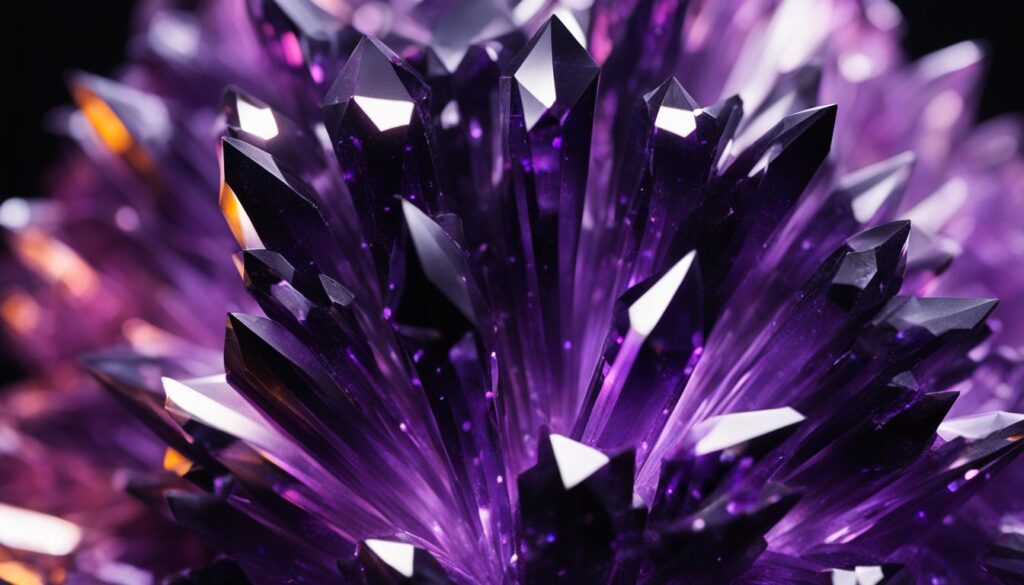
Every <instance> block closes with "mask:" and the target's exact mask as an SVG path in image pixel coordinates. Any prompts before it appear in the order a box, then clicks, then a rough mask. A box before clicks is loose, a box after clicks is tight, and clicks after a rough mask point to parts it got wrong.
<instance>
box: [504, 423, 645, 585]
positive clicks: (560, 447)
mask: <svg viewBox="0 0 1024 585" xmlns="http://www.w3.org/2000/svg"><path fill="white" fill-rule="evenodd" d="M633 470H634V464H633V453H632V452H631V451H627V452H626V453H623V454H621V455H617V456H614V457H609V456H608V455H606V454H604V453H602V452H600V451H598V450H596V449H593V448H591V447H587V446H586V445H583V444H581V443H578V442H576V441H573V440H572V439H569V438H567V437H563V436H561V435H549V436H546V437H543V438H542V439H541V441H540V443H539V450H538V457H537V465H535V466H534V467H531V468H530V469H527V470H526V471H524V472H523V473H521V474H520V475H519V478H518V487H519V500H520V505H519V511H520V522H521V526H522V532H521V535H520V537H519V546H518V547H517V550H518V556H519V559H520V560H519V563H520V565H521V567H522V569H521V570H522V571H523V572H524V573H523V574H524V575H525V578H526V580H527V581H529V582H531V583H533V582H536V583H549V582H552V580H559V579H566V580H567V582H573V583H601V582H605V580H606V579H608V577H609V575H610V574H611V573H610V571H613V570H614V567H615V559H616V556H617V555H619V556H620V557H621V555H628V554H630V552H631V551H627V550H621V549H620V550H618V551H617V552H613V551H615V549H614V548H613V546H616V543H618V546H620V547H623V546H625V545H627V544H628V543H630V542H633V540H632V538H633V537H634V536H635V534H633V533H632V532H631V531H632V530H634V526H635V524H634V521H635V512H634V509H633Z"/></svg>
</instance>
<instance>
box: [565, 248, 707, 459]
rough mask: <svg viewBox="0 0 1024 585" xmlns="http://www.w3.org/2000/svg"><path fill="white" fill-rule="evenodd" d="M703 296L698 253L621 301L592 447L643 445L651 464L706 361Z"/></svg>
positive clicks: (590, 404)
mask: <svg viewBox="0 0 1024 585" xmlns="http://www.w3.org/2000/svg"><path fill="white" fill-rule="evenodd" d="M702 292H703V291H702V288H701V283H700V266H699V263H698V261H697V258H696V253H695V252H691V253H690V254H688V255H687V256H685V257H683V258H682V259H681V260H679V262H677V263H676V264H675V266H673V267H672V268H670V269H669V270H667V271H665V272H664V273H662V274H660V275H657V276H654V277H651V278H650V279H648V280H647V281H644V282H642V283H640V284H638V285H636V286H635V287H633V288H631V289H630V290H628V291H627V292H626V293H625V294H624V295H623V296H622V297H621V298H620V300H619V302H618V303H617V305H616V308H615V313H616V317H615V329H614V330H613V331H612V333H611V335H610V336H609V339H608V341H607V343H606V346H607V349H606V351H605V354H604V367H603V368H602V371H601V372H600V373H599V374H598V376H596V378H595V380H594V381H593V383H592V384H591V389H590V393H589V395H588V398H587V401H586V403H585V405H584V409H583V410H582V411H581V413H580V419H579V423H578V424H579V427H578V429H577V434H578V435H580V436H581V437H582V440H583V441H584V442H585V443H588V444H591V445H596V446H598V447H601V448H610V449H618V448H621V447H623V446H625V445H627V444H629V443H631V442H636V444H638V445H640V450H641V451H640V458H641V460H642V459H643V458H644V457H645V455H646V448H644V445H647V444H653V443H654V441H655V440H656V439H657V436H658V435H659V434H660V433H661V429H662V427H663V426H664V423H665V421H666V420H667V418H668V415H667V413H668V412H671V410H672V408H673V407H674V406H675V403H676V401H678V399H679V396H680V395H681V394H682V392H683V388H684V387H685V386H686V382H687V380H688V379H689V375H690V373H691V372H692V371H693V366H694V364H695V363H696V359H697V358H698V357H699V355H700V352H699V351H698V350H699V349H700V348H701V347H702V345H703V323H702V311H703V297H702V296H701V295H702ZM637 429H644V431H642V432H639V433H638V432H637Z"/></svg>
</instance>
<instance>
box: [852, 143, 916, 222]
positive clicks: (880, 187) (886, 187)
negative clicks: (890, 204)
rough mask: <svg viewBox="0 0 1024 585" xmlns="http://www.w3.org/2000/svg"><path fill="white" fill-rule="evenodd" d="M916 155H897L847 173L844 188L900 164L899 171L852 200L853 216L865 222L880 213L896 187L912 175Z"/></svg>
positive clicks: (907, 153) (906, 153) (890, 174)
mask: <svg viewBox="0 0 1024 585" xmlns="http://www.w3.org/2000/svg"><path fill="white" fill-rule="evenodd" d="M913 159H914V155H913V154H912V153H909V152H905V153H903V154H900V155H897V157H894V158H891V159H889V160H884V161H882V162H880V163H876V164H874V165H871V166H867V167H864V168H863V169H860V170H859V171H856V172H853V173H850V174H849V175H847V176H846V177H845V178H844V179H843V182H842V183H841V184H840V186H839V187H840V188H844V187H847V186H850V185H855V184H856V183H857V182H858V181H861V180H863V179H864V178H865V177H870V176H871V175H873V174H875V173H876V172H878V170H879V169H881V168H884V167H889V166H893V165H899V167H900V168H899V169H898V170H899V172H890V173H888V175H886V176H885V178H884V179H883V180H882V181H879V182H878V183H877V184H875V185H872V187H871V188H870V189H868V190H867V191H864V192H863V193H860V194H859V195H857V196H856V197H855V198H854V199H853V200H852V201H851V202H850V206H851V208H852V209H853V217H854V218H855V219H856V220H857V221H859V222H861V223H865V222H867V221H868V220H869V219H871V218H872V217H874V216H875V214H876V213H878V210H879V209H881V208H882V205H883V204H884V203H885V201H886V200H887V199H888V198H889V196H890V195H891V194H892V193H893V191H895V190H896V187H897V186H898V185H900V184H901V183H903V182H905V181H906V180H907V177H908V176H909V175H910V171H911V165H910V164H909V163H910V162H911V161H913Z"/></svg>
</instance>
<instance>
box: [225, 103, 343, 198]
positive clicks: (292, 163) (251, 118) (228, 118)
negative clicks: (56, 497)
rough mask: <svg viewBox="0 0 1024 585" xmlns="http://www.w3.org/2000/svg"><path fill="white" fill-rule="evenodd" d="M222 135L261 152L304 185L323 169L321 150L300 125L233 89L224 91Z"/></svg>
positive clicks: (314, 138) (314, 139) (324, 163)
mask: <svg viewBox="0 0 1024 585" xmlns="http://www.w3.org/2000/svg"><path fill="white" fill-rule="evenodd" d="M222 111H223V114H224V123H225V134H226V135H227V136H228V137H230V138H236V139H238V140H241V141H244V142H248V143H249V144H252V145H253V146H256V147H258V148H259V149H260V150H264V151H266V152H267V153H269V154H270V155H271V156H273V157H274V158H276V159H278V160H280V161H282V162H283V163H284V164H285V165H286V166H288V167H289V168H291V169H294V170H295V171H296V172H297V173H299V174H300V175H302V176H303V178H304V179H306V180H307V181H308V180H309V179H308V178H309V177H310V176H311V175H313V174H314V173H319V172H323V170H324V169H325V167H326V161H325V160H324V156H323V150H322V149H321V148H320V145H319V143H318V142H317V139H316V137H315V136H313V135H312V133H311V132H310V131H309V130H308V129H307V128H306V127H305V126H303V125H301V124H297V123H295V122H294V121H292V120H291V119H290V118H288V117H287V116H285V115H284V114H282V113H281V112H279V111H278V110H276V109H275V108H273V107H271V106H270V105H269V104H267V103H266V102H264V101H262V100H260V99H258V98H256V97H255V96H253V95H250V94H248V93H246V92H244V91H242V90H241V89H238V88H237V87H228V88H227V89H226V90H224V97H223V110H222Z"/></svg>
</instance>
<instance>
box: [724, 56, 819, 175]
mask: <svg viewBox="0 0 1024 585" xmlns="http://www.w3.org/2000/svg"><path fill="white" fill-rule="evenodd" d="M820 87H821V65H819V64H809V65H804V66H802V67H799V68H797V69H795V70H793V71H789V72H787V73H785V74H783V75H781V76H779V78H778V80H776V82H775V86H774V87H772V89H771V91H770V92H769V93H768V95H767V96H766V97H765V98H764V100H762V101H761V103H760V104H759V105H758V106H757V107H756V108H754V109H753V111H751V112H749V113H748V114H747V116H745V117H744V118H743V121H742V123H741V124H740V127H739V129H738V130H737V132H736V141H735V143H734V144H733V148H734V149H735V150H734V152H735V153H736V155H737V156H740V155H741V153H742V152H743V151H744V150H746V148H747V147H748V146H750V145H752V144H754V143H755V142H756V141H757V140H758V139H760V138H761V137H762V136H764V135H765V133H767V132H769V131H770V129H771V127H772V126H773V125H774V124H775V123H776V120H778V119H779V118H780V117H782V116H788V115H790V114H794V113H796V112H799V111H801V110H806V109H808V108H813V107H814V106H815V105H817V104H819V103H820V102H819V101H818V90H819V88H820Z"/></svg>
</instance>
